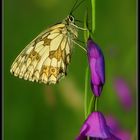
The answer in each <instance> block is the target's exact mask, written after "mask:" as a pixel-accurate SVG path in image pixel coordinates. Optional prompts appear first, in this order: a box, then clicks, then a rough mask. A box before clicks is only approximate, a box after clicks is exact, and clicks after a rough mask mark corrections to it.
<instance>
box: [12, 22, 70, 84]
mask: <svg viewBox="0 0 140 140" xmlns="http://www.w3.org/2000/svg"><path fill="white" fill-rule="evenodd" d="M66 31H67V29H66V27H65V24H57V25H54V26H52V27H51V28H49V29H48V30H46V31H44V32H42V33H41V34H39V35H38V36H37V37H36V38H35V39H34V40H33V41H31V43H30V44H29V45H27V46H26V47H25V49H24V50H23V51H22V52H21V53H20V54H19V55H18V57H17V58H16V59H15V61H14V62H13V64H12V66H11V70H10V72H11V73H13V74H14V76H18V77H19V78H24V79H25V80H29V81H36V82H41V83H45V84H51V83H53V84H55V83H57V82H59V81H60V79H62V77H64V76H65V75H66V69H67V65H68V64H69V62H70V57H71V47H72V42H71V39H70V37H69V36H68V35H67V34H66Z"/></svg>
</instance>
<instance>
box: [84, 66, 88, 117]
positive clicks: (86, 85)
mask: <svg viewBox="0 0 140 140" xmlns="http://www.w3.org/2000/svg"><path fill="white" fill-rule="evenodd" d="M88 73H89V68H88V67H87V68H86V74H85V97H84V99H85V101H84V102H85V105H84V106H85V118H86V117H87V94H88Z"/></svg>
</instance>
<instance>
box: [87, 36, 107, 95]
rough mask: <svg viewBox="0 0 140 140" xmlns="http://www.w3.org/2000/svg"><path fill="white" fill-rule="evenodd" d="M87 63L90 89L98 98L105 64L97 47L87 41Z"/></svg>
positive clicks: (103, 79) (103, 81) (103, 78)
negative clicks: (89, 74) (89, 73)
mask: <svg viewBox="0 0 140 140" xmlns="http://www.w3.org/2000/svg"><path fill="white" fill-rule="evenodd" d="M87 46H88V61H89V66H90V72H91V89H92V91H93V93H94V94H95V96H100V94H101V92H102V88H103V85H104V83H105V62H104V56H103V53H102V51H101V49H100V48H99V46H98V45H97V44H96V43H94V42H93V41H92V40H91V39H88V42H87Z"/></svg>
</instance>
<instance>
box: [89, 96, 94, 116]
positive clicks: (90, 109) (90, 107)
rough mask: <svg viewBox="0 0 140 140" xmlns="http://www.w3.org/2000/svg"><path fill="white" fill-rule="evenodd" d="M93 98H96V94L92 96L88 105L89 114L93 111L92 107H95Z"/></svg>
mask: <svg viewBox="0 0 140 140" xmlns="http://www.w3.org/2000/svg"><path fill="white" fill-rule="evenodd" d="M93 99H94V96H92V97H91V99H90V102H89V106H88V114H90V113H91V112H92V109H93Z"/></svg>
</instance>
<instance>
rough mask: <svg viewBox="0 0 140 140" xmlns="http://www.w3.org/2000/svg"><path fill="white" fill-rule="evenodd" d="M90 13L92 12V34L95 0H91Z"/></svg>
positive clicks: (93, 29)
mask: <svg viewBox="0 0 140 140" xmlns="http://www.w3.org/2000/svg"><path fill="white" fill-rule="evenodd" d="M91 10H92V11H91V13H92V28H91V29H92V34H93V33H94V31H95V0H91Z"/></svg>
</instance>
